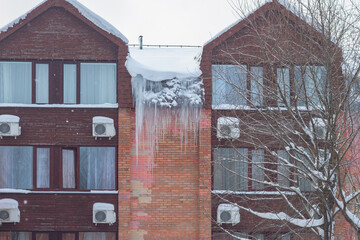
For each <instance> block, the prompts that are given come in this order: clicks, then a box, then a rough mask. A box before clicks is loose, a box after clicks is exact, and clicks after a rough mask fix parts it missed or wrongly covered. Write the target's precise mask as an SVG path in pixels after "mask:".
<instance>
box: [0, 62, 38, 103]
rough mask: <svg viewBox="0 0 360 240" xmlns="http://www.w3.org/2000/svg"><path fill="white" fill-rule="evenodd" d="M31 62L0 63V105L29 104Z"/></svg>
mask: <svg viewBox="0 0 360 240" xmlns="http://www.w3.org/2000/svg"><path fill="white" fill-rule="evenodd" d="M31 78H32V73H31V62H0V103H31Z"/></svg>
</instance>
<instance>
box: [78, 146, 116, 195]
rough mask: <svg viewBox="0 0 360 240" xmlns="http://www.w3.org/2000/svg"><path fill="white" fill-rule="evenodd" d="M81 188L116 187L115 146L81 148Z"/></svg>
mask: <svg viewBox="0 0 360 240" xmlns="http://www.w3.org/2000/svg"><path fill="white" fill-rule="evenodd" d="M80 189H115V148H114V147H81V148H80Z"/></svg>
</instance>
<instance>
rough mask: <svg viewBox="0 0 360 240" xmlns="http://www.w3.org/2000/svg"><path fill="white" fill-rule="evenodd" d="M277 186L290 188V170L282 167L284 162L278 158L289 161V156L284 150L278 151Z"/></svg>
mask: <svg viewBox="0 0 360 240" xmlns="http://www.w3.org/2000/svg"><path fill="white" fill-rule="evenodd" d="M277 154H278V157H279V158H278V164H279V165H278V184H279V185H280V186H284V187H289V186H290V180H289V178H290V169H289V168H288V167H286V166H284V162H283V161H281V160H280V158H283V159H286V160H287V161H289V159H290V158H289V154H288V153H287V152H286V151H285V150H278V151H277Z"/></svg>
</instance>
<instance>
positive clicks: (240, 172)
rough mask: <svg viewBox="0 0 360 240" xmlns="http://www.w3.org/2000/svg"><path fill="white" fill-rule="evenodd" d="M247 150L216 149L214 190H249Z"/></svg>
mask: <svg viewBox="0 0 360 240" xmlns="http://www.w3.org/2000/svg"><path fill="white" fill-rule="evenodd" d="M247 154H248V149H247V148H236V149H235V148H217V149H214V158H215V165H214V190H232V191H244V190H248V181H247V179H246V178H247V176H248V162H247Z"/></svg>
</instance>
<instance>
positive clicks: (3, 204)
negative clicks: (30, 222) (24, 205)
mask: <svg viewBox="0 0 360 240" xmlns="http://www.w3.org/2000/svg"><path fill="white" fill-rule="evenodd" d="M18 207H19V203H18V201H16V200H14V199H11V198H3V199H0V208H1V209H12V208H18Z"/></svg>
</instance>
